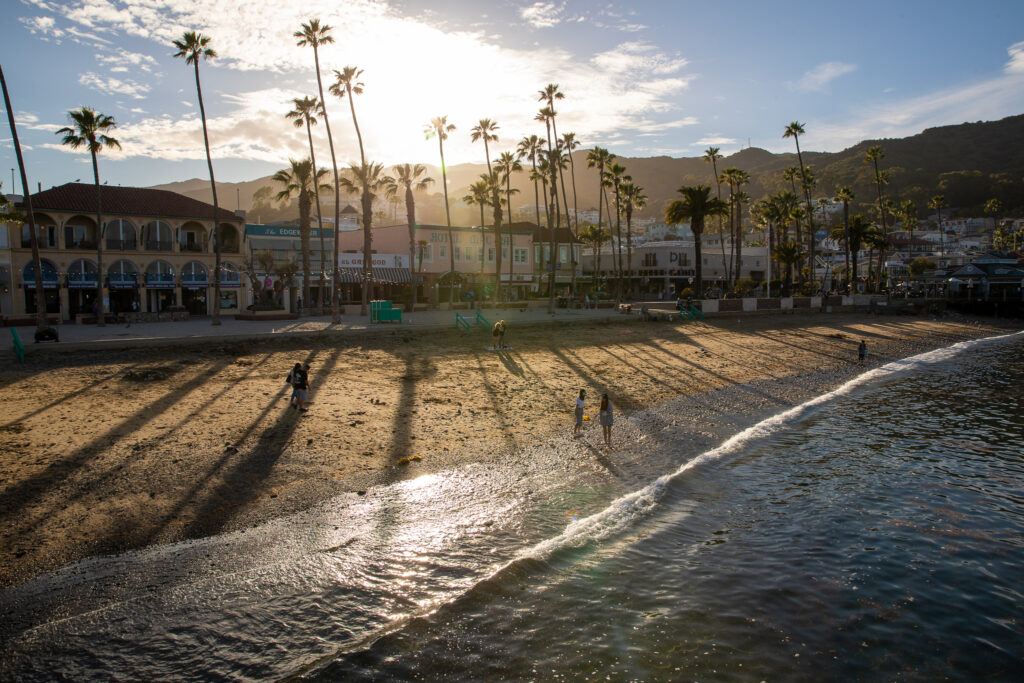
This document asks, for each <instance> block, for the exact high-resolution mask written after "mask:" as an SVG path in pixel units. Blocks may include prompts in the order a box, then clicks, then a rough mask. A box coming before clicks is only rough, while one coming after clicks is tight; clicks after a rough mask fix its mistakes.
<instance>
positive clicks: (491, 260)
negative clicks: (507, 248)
mask: <svg viewBox="0 0 1024 683" xmlns="http://www.w3.org/2000/svg"><path fill="white" fill-rule="evenodd" d="M481 250H483V247H481ZM495 256H496V254H495V251H494V247H487V262H488V263H494V257H495Z"/></svg>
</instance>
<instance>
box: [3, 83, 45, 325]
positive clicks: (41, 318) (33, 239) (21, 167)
mask: <svg viewBox="0 0 1024 683" xmlns="http://www.w3.org/2000/svg"><path fill="white" fill-rule="evenodd" d="M0 86H2V87H3V91H4V106H5V107H6V108H7V123H8V125H9V126H10V127H11V142H12V143H13V145H14V152H15V156H17V158H18V171H19V173H20V175H21V191H22V193H23V194H24V195H25V213H26V215H25V222H27V223H28V230H29V244H30V245H31V246H32V265H33V267H34V268H35V271H36V272H35V276H36V277H35V280H36V281H35V286H36V329H37V330H42V329H43V328H44V327H46V293H45V292H44V291H43V268H42V261H41V259H40V258H39V235H38V234H37V233H36V219H35V215H34V214H33V212H32V195H31V194H30V193H29V189H28V174H27V173H26V172H25V159H24V157H23V156H22V155H21V142H19V141H18V126H17V124H16V123H15V122H14V107H12V106H11V95H10V93H8V92H7V78H5V77H4V70H3V67H2V66H0ZM11 189H12V190H13V189H14V188H11Z"/></svg>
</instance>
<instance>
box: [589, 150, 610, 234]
mask: <svg viewBox="0 0 1024 683" xmlns="http://www.w3.org/2000/svg"><path fill="white" fill-rule="evenodd" d="M613 159H615V155H614V154H612V153H611V152H609V151H608V150H607V149H604V148H603V147H594V149H592V150H590V151H589V152H587V168H597V225H598V226H600V225H601V222H602V221H601V208H602V206H601V200H602V198H603V197H604V169H605V166H607V165H608V164H610V163H611V162H612V160H613ZM610 222H611V219H609V223H610Z"/></svg>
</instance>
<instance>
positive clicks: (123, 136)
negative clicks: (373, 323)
mask: <svg viewBox="0 0 1024 683" xmlns="http://www.w3.org/2000/svg"><path fill="white" fill-rule="evenodd" d="M0 7H2V9H3V16H4V21H3V23H2V25H0V65H2V67H3V70H4V75H5V77H6V78H7V82H8V88H9V90H10V95H11V98H12V103H13V109H14V111H15V117H16V121H17V124H18V133H19V137H20V140H21V143H22V146H23V150H24V154H25V159H26V165H27V169H28V176H29V183H30V186H32V187H33V188H34V187H36V185H37V183H38V184H41V186H42V187H43V188H47V187H51V186H54V185H59V184H61V183H65V182H71V181H75V180H78V179H81V180H82V181H83V182H91V176H92V169H91V165H90V161H89V157H88V154H87V153H85V152H82V151H72V150H70V149H68V148H66V147H64V146H62V145H61V140H60V137H59V136H58V135H56V134H55V131H56V130H57V129H58V128H60V127H62V126H64V125H66V124H67V123H68V120H67V112H68V111H69V110H71V109H76V108H79V107H82V106H89V107H92V108H94V109H96V110H97V111H99V112H101V113H103V114H106V115H109V116H112V117H113V118H114V120H115V121H116V123H117V128H116V130H115V131H113V133H112V135H113V136H114V137H116V138H117V139H118V140H119V141H120V143H121V146H122V149H121V150H120V151H104V152H103V153H102V154H101V157H100V174H101V181H105V182H109V183H111V184H118V185H134V186H149V185H155V184H161V183H167V182H173V181H178V180H187V179H190V178H209V175H208V172H207V169H206V157H205V151H204V147H203V140H202V129H201V125H200V120H199V108H198V101H197V96H196V86H195V72H194V70H193V68H192V67H191V66H188V65H186V64H185V62H184V61H183V60H182V59H176V58H174V56H173V55H174V52H175V50H174V48H173V46H172V41H173V40H175V39H177V38H180V37H181V36H182V34H183V33H184V32H185V31H189V30H195V31H200V32H202V33H203V34H204V35H207V36H209V37H210V38H211V43H210V45H211V46H212V47H213V48H214V49H215V50H216V52H217V57H216V58H215V59H212V60H208V61H203V62H202V63H201V64H200V68H199V72H200V78H201V81H202V90H203V96H204V103H205V108H206V115H207V121H208V125H209V135H210V144H211V146H212V150H213V157H214V159H213V162H214V171H215V175H216V177H217V180H218V181H230V182H239V181H245V180H253V179H256V178H259V177H261V176H265V175H267V174H270V173H273V172H274V171H276V170H278V169H281V168H285V167H287V165H288V159H289V158H302V157H305V156H307V154H308V142H307V138H306V133H305V130H304V129H299V128H295V127H293V126H292V123H291V122H290V121H289V120H288V119H287V118H286V117H285V114H286V113H287V112H288V111H289V110H290V109H292V107H293V102H292V100H293V99H294V98H297V97H305V96H313V95H315V94H316V87H317V85H316V73H315V67H314V63H313V51H312V49H311V48H308V47H307V48H301V47H298V46H296V44H295V43H296V40H295V38H294V37H293V35H292V34H293V33H294V32H295V31H296V30H298V29H299V28H300V26H301V24H302V23H303V22H306V21H308V20H309V19H310V18H313V17H316V18H319V19H320V21H321V23H322V24H327V25H329V26H331V27H332V35H333V37H334V44H333V45H327V46H323V47H322V48H321V50H320V55H319V57H320V64H321V73H322V77H323V79H324V88H325V91H326V89H327V88H328V87H329V86H330V84H331V83H333V82H334V80H335V77H334V70H340V69H342V68H343V67H345V66H356V67H358V68H361V69H362V70H363V74H362V76H361V79H360V80H361V81H362V83H363V84H364V91H363V93H362V94H360V95H357V96H356V97H355V101H354V105H355V109H356V115H357V117H358V120H359V126H360V130H361V133H362V137H363V140H364V144H365V147H366V153H367V158H368V159H371V160H375V161H381V162H383V163H385V164H394V163H404V162H410V163H430V164H435V165H436V164H438V163H439V157H438V145H437V139H436V138H433V139H428V138H427V137H426V136H425V135H424V127H425V125H426V124H427V123H428V122H429V120H430V119H431V118H432V117H435V116H439V115H446V116H447V117H448V121H449V122H450V123H453V124H455V126H456V128H457V129H456V130H455V131H454V132H453V133H451V137H450V139H449V140H448V141H446V143H445V157H446V161H447V163H448V164H449V165H451V164H455V163H461V162H480V163H482V162H483V161H484V148H483V145H482V144H481V143H479V142H477V143H473V142H471V140H470V128H472V127H473V126H474V125H475V124H476V123H477V122H478V121H479V120H480V119H483V118H489V119H492V120H495V121H497V123H498V125H499V130H498V131H497V133H498V135H499V140H498V142H496V143H492V145H491V150H490V151H491V155H492V158H493V157H494V156H496V155H497V154H499V153H500V152H501V151H505V150H509V149H514V147H515V144H516V142H517V141H518V140H520V139H521V138H522V137H523V136H524V135H530V134H543V133H544V128H543V126H542V125H541V124H539V123H537V122H536V121H534V116H535V115H536V114H537V112H538V110H539V108H540V106H541V104H540V103H539V102H538V101H537V93H538V91H539V90H541V89H542V88H543V87H544V86H545V85H547V84H548V83H557V84H558V85H559V88H560V90H561V91H562V92H563V93H564V94H565V99H563V100H561V101H560V102H558V103H557V111H558V117H557V126H558V131H559V133H564V132H568V131H572V132H574V133H575V134H576V137H577V139H578V140H580V141H581V143H582V145H583V147H584V148H589V147H593V146H595V145H600V146H602V147H607V148H608V149H609V150H610V151H612V152H613V153H615V154H617V155H618V156H620V157H646V156H662V155H664V156H672V157H686V156H691V157H692V156H701V155H702V154H703V152H704V150H705V149H707V148H708V147H709V146H716V147H719V148H721V150H722V152H723V153H725V154H729V153H731V152H735V151H738V150H740V149H742V148H744V147H747V146H750V145H752V146H754V147H762V148H765V149H768V150H771V151H774V152H781V151H792V150H793V147H792V143H793V141H792V139H785V140H784V139H783V138H782V132H783V130H784V128H785V127H786V125H787V124H789V123H790V122H791V121H799V122H801V123H803V124H804V128H805V130H806V134H805V135H804V136H802V138H801V148H802V149H805V150H818V151H840V150H842V149H845V148H846V147H849V146H851V145H853V144H856V143H857V142H859V141H860V140H862V139H868V138H871V139H877V138H892V137H904V136H907V135H913V134H915V133H918V132H920V131H922V130H924V129H925V128H929V127H933V126H938V125H946V124H958V123H962V122H965V121H981V120H996V119H999V118H1003V117H1005V116H1011V115H1015V114H1021V113H1024V2H1021V1H1020V0H977V1H976V2H972V3H964V2H962V1H959V0H954V1H949V0H887V1H884V2H883V1H875V0H860V1H859V2H856V3H850V2H831V1H830V0H818V1H817V2H810V1H809V0H805V1H801V2H797V1H793V0H772V1H767V0H750V1H744V0H737V1H734V2H729V3H712V2H706V1H705V2H694V1H692V0H671V1H669V0H666V1H664V2H648V1H645V0H633V1H631V2H629V3H625V2H575V1H572V0H561V1H559V0H550V1H541V2H531V1H530V0H492V1H487V0H449V1H447V2H436V1H434V2H432V1H429V0H428V1H422V2H414V1H412V0H408V1H407V0H345V2H339V1H338V0H302V1H301V2H297V1H293V0H278V1H277V2H268V1H267V0H0ZM349 104H350V103H349V101H348V99H347V98H346V99H344V100H342V99H339V98H337V97H334V96H332V95H330V94H328V95H327V112H328V115H329V117H330V123H331V132H332V134H333V137H334V141H335V147H336V150H337V155H338V162H339V165H342V164H346V163H348V162H351V161H353V160H358V156H359V150H358V146H357V142H356V137H355V129H354V127H353V124H352V118H351V112H350V111H349ZM323 129H324V126H323V125H322V123H321V125H318V126H316V130H315V132H314V143H315V147H316V150H317V161H318V163H319V164H320V165H321V166H325V165H327V164H328V163H329V151H328V147H327V142H326V135H325V134H324V130H323ZM0 161H2V163H3V170H4V171H5V173H3V174H2V175H0V180H2V182H3V188H4V191H5V192H10V191H11V177H10V172H9V170H8V169H11V168H16V158H15V155H14V151H13V146H12V144H11V136H10V132H9V129H8V128H7V126H6V125H4V126H3V127H0ZM16 186H17V190H18V191H19V192H20V190H21V188H20V180H17V181H16Z"/></svg>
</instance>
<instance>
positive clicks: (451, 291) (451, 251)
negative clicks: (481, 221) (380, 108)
mask: <svg viewBox="0 0 1024 683" xmlns="http://www.w3.org/2000/svg"><path fill="white" fill-rule="evenodd" d="M444 135H445V133H444V131H443V130H439V131H438V133H437V146H438V149H440V150H441V182H442V184H444V217H445V220H446V221H447V222H448V258H449V259H450V264H451V265H450V266H449V270H448V310H449V311H450V310H452V308H454V305H455V237H454V236H453V235H452V214H451V209H449V207H448V169H446V168H445V166H444Z"/></svg>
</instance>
